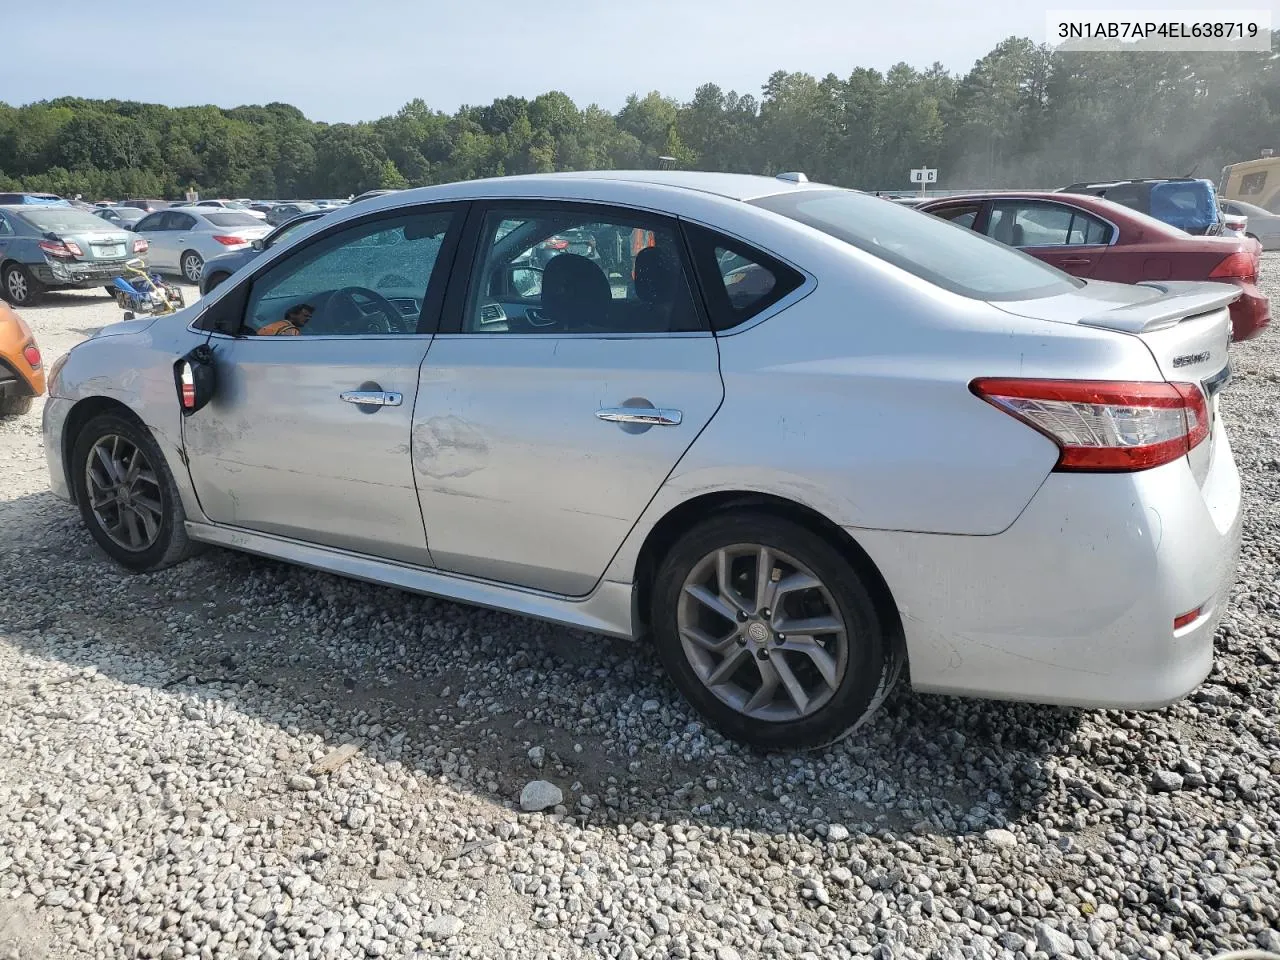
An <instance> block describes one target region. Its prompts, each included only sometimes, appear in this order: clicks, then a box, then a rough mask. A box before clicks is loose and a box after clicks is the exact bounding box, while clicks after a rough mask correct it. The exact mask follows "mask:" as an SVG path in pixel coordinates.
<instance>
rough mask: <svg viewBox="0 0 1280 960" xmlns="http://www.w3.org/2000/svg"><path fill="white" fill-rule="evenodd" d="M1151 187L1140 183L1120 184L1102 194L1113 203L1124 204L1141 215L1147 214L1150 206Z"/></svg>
mask: <svg viewBox="0 0 1280 960" xmlns="http://www.w3.org/2000/svg"><path fill="white" fill-rule="evenodd" d="M1150 192H1151V191H1150V187H1149V186H1145V185H1143V184H1140V183H1119V184H1116V185H1115V186H1114V187H1108V188H1107V189H1106V190H1104V191H1103V192H1102V196H1104V197H1106V198H1107V199H1108V200H1110V201H1111V202H1112V203H1120V204H1124V205H1125V206H1126V207H1129V208H1130V209H1132V210H1137V211H1138V212H1139V213H1146V212H1147V209H1148V207H1149V206H1150V203H1149V197H1150Z"/></svg>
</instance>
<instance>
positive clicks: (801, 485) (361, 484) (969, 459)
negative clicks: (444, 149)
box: [43, 171, 1241, 749]
mask: <svg viewBox="0 0 1280 960" xmlns="http://www.w3.org/2000/svg"><path fill="white" fill-rule="evenodd" d="M397 200H398V203H397V204H396V205H395V206H394V207H390V206H388V205H386V204H380V203H375V204H370V205H369V206H366V205H364V204H354V205H352V206H350V207H347V208H344V209H343V210H340V211H336V212H334V213H332V214H330V215H329V216H328V217H326V219H325V220H324V221H322V224H323V225H322V226H318V227H316V228H313V229H312V230H310V231H309V232H308V233H307V234H306V235H304V236H301V237H299V238H297V240H296V241H295V242H291V243H287V244H281V245H278V246H276V247H275V248H274V249H272V250H269V251H266V252H264V253H263V254H262V255H261V256H260V257H258V258H257V259H256V260H255V261H254V262H253V263H251V264H250V265H249V266H247V267H246V268H245V269H244V270H241V271H239V272H238V273H236V274H235V275H233V276H232V277H231V278H230V279H228V280H227V281H225V282H224V283H223V284H222V285H221V286H220V287H218V289H217V290H215V291H214V292H213V293H211V294H210V295H209V297H208V298H206V299H204V300H202V301H201V302H200V305H199V306H198V307H197V308H195V309H190V308H188V309H185V310H180V311H178V313H176V314H174V315H172V316H169V317H161V318H159V319H145V318H144V319H139V320H137V321H135V322H134V323H133V324H128V325H121V326H118V327H116V328H114V329H113V328H111V327H108V328H107V329H106V330H104V331H103V334H102V335H100V336H98V337H95V338H93V339H91V340H87V341H85V342H84V343H81V344H80V345H79V346H77V347H75V348H74V349H73V350H72V351H71V352H70V353H69V354H68V355H67V359H66V361H65V363H63V364H62V365H61V366H59V367H57V368H55V370H54V371H53V374H52V377H51V381H50V388H49V394H50V397H49V400H48V401H47V402H46V405H45V411H44V421H43V422H44V435H45V441H44V449H45V453H46V456H47V457H48V460H49V470H50V478H51V483H52V487H53V490H54V492H55V493H56V494H57V495H59V496H61V497H65V498H70V499H73V500H74V502H76V503H77V504H79V509H80V512H81V516H82V517H83V519H84V522H85V524H86V525H87V527H88V530H89V532H90V534H91V535H92V536H93V538H94V539H95V541H96V542H97V543H98V544H99V545H100V546H101V548H102V549H103V550H104V551H106V552H107V553H108V554H109V555H110V556H112V557H114V558H115V559H116V560H118V561H119V562H120V563H122V564H123V565H125V566H126V567H128V568H131V569H134V570H155V569H159V568H162V567H166V566H169V565H170V564H173V563H176V562H178V561H180V560H181V559H183V558H184V557H185V556H187V555H188V552H189V550H190V548H191V547H192V545H193V544H195V543H198V542H205V543H216V544H221V545H223V546H227V547H232V548H235V549H240V550H245V551H250V552H252V553H257V554H262V555H267V556H271V557H277V558H281V559H285V560H289V561H292V562H295V563H303V564H306V565H307V566H310V567H313V568H318V569H323V570H329V571H333V572H336V573H340V574H345V575H348V576H353V577H357V578H360V579H362V580H366V581H373V582H379V583H386V584H394V585H395V586H397V587H398V588H400V589H407V590H414V591H419V592H423V593H429V594H434V595H438V596H444V597H451V598H454V599H457V600H461V601H464V602H470V603H478V604H482V605H487V606H491V607H497V608H500V609H504V610H509V611H514V612H518V613H524V614H529V615H532V616H537V617H542V618H545V619H548V620H553V621H558V622H560V623H564V624H569V625H572V626H574V627H577V628H581V629H585V630H588V631H595V632H601V633H607V634H614V635H619V636H636V635H645V636H647V637H651V638H652V642H653V643H654V644H655V646H656V649H657V652H658V654H659V656H660V657H661V660H662V662H663V663H664V664H665V665H666V668H667V670H668V671H669V672H670V674H671V676H672V678H673V679H674V681H675V683H676V685H677V686H678V687H679V689H680V690H681V691H682V692H683V693H684V695H685V696H686V697H687V698H688V699H689V701H690V702H691V703H692V704H693V705H694V706H695V707H696V708H697V710H698V711H700V712H701V713H702V714H703V715H704V716H705V717H706V718H707V719H708V721H709V722H710V723H713V724H714V725H715V726H716V727H717V728H718V729H720V730H722V731H723V732H724V733H725V734H727V735H729V736H732V737H736V738H739V739H741V740H744V741H747V742H750V743H754V744H758V745H761V746H765V747H782V748H787V749H791V748H795V747H802V746H812V745H816V744H822V743H827V742H829V741H831V740H833V739H835V738H838V737H840V736H842V735H843V734H845V733H847V732H848V731H849V730H851V729H852V728H854V727H856V726H857V725H858V724H859V723H860V722H862V721H863V720H864V719H865V718H866V717H867V716H869V715H870V714H871V713H872V712H874V711H875V709H876V708H877V707H878V706H879V704H880V703H881V702H882V701H883V700H884V698H885V696H886V695H887V694H888V693H889V691H890V689H891V688H892V687H893V685H894V683H895V681H896V679H897V678H898V676H899V672H900V668H901V667H902V666H903V664H904V661H905V662H907V663H909V665H910V676H911V680H912V683H913V684H914V686H915V687H917V688H918V689H920V690H924V691H933V692H945V693H949V694H967V695H973V696H981V697H1000V698H1011V699H1018V700H1031V701H1040V702H1049V703H1059V704H1069V705H1079V706H1087V707H1091V708H1097V707H1124V708H1150V707H1155V706H1158V705H1163V704H1167V703H1170V702H1172V701H1175V700H1177V699H1178V698H1180V697H1182V696H1184V695H1185V694H1186V693H1188V692H1189V691H1190V690H1192V689H1194V688H1195V687H1196V686H1197V685H1198V684H1199V683H1200V682H1201V681H1202V680H1203V679H1204V677H1205V676H1206V675H1207V673H1208V672H1209V670H1210V668H1211V666H1212V662H1213V636H1214V631H1215V629H1216V627H1217V624H1218V621H1219V619H1220V617H1221V616H1222V613H1223V610H1224V608H1225V606H1226V604H1227V599H1228V593H1229V591H1230V589H1231V585H1232V582H1233V580H1234V576H1235V569H1236V559H1237V554H1238V550H1239V544H1240V531H1241V494H1240V478H1239V475H1238V473H1237V471H1236V466H1235V463H1234V461H1233V459H1232V454H1231V447H1230V444H1229V443H1228V442H1227V438H1226V435H1225V428H1224V424H1223V422H1222V420H1221V418H1220V417H1219V416H1218V393H1219V391H1220V390H1221V389H1222V387H1223V385H1224V384H1225V383H1226V382H1227V379H1228V376H1229V374H1230V365H1229V363H1228V358H1227V345H1228V338H1229V318H1228V312H1227V306H1228V304H1229V303H1230V302H1231V301H1232V300H1234V299H1235V298H1237V297H1239V296H1240V290H1239V289H1238V288H1236V287H1233V286H1228V285H1224V284H1213V283H1167V284H1164V285H1162V286H1161V287H1144V286H1132V285H1125V284H1111V283H1102V282H1098V283H1092V282H1091V283H1089V284H1088V285H1087V286H1086V285H1085V283H1084V282H1083V281H1081V280H1079V279H1077V278H1075V277H1071V276H1069V275H1067V274H1064V273H1063V272H1061V271H1059V270H1055V269H1052V268H1050V267H1048V266H1047V265H1046V264H1043V263H1040V262H1039V261H1037V260H1035V259H1033V258H1031V257H1027V256H1024V255H1022V254H1020V253H1018V252H1016V251H1013V250H1010V249H1009V248H1008V247H1005V246H1002V245H1001V244H998V243H996V242H994V241H992V240H990V239H988V238H986V237H983V236H981V235H979V234H978V233H975V232H973V231H968V230H958V229H955V228H954V227H953V226H950V225H948V224H945V223H942V222H941V221H939V220H937V219H936V218H933V217H927V216H921V215H920V214H919V213H917V212H916V211H913V210H909V209H904V208H903V207H901V206H899V205H897V204H893V203H885V202H883V201H882V200H879V199H877V198H875V197H873V196H868V195H866V194H859V193H856V192H853V191H848V190H842V189H837V188H833V187H826V186H823V185H820V184H815V183H808V182H804V183H798V182H795V181H794V180H782V179H776V178H771V177H756V176H746V175H734V174H711V173H691V172H684V171H679V172H677V171H645V172H633V173H626V172H618V171H607V172H601V173H598V174H591V173H578V174H557V175H547V176H527V177H509V178H502V179H496V180H482V181H471V182H462V183H453V184H447V185H441V186H436V187H429V188H422V189H417V190H413V191H412V192H405V193H404V194H402V195H400V196H399V197H398V198H397ZM371 208H372V209H371ZM464 223H466V224H468V225H469V226H468V230H469V231H470V232H469V233H468V234H467V236H469V237H470V240H469V241H467V242H466V243H465V244H462V243H461V238H462V230H463V224H464ZM567 229H583V230H589V231H592V232H596V231H602V232H613V233H617V232H626V233H632V232H634V231H640V232H642V233H643V234H646V235H649V236H650V237H651V239H652V243H651V244H650V245H645V246H642V247H640V248H639V249H638V250H637V251H636V252H635V254H634V256H633V257H630V259H631V264H630V265H631V267H632V268H633V270H634V273H635V283H634V284H630V283H628V284H626V285H624V286H612V285H611V284H610V282H609V280H608V279H607V278H606V276H605V274H604V271H603V270H602V269H601V268H600V266H599V265H597V264H595V263H593V262H591V261H590V260H588V259H587V258H585V257H581V256H577V255H575V254H571V253H563V254H560V255H559V256H556V257H553V258H552V259H551V260H550V261H549V262H548V264H547V266H546V268H545V270H544V271H543V272H542V273H541V275H540V276H541V283H540V284H537V285H536V288H537V291H536V293H535V292H533V289H532V286H526V285H525V284H524V283H523V282H522V281H523V279H526V278H523V277H517V276H516V275H517V274H523V273H528V272H529V271H532V269H533V268H532V267H528V266H525V267H519V266H516V265H515V261H516V258H518V257H519V256H520V255H521V254H522V253H523V252H524V251H526V250H528V249H529V248H530V247H531V246H533V245H534V244H537V243H539V242H541V241H542V240H544V239H546V238H548V237H551V236H554V235H557V234H560V233H563V232H564V231H565V230H567ZM724 250H728V251H732V252H734V253H736V254H738V256H740V257H742V258H743V259H744V260H746V261H749V262H751V263H753V264H755V265H757V266H758V267H759V268H760V269H762V270H766V271H768V272H769V273H770V274H772V276H773V278H774V282H773V284H772V286H770V287H769V288H768V292H766V293H763V294H762V295H761V296H759V297H757V298H755V299H754V300H751V299H747V298H740V299H739V300H738V301H737V302H736V303H735V302H733V301H731V300H730V299H729V297H728V295H727V290H726V288H725V285H724V275H723V274H722V273H721V266H720V263H721V257H720V256H719V255H718V251H724ZM628 256H630V255H628ZM625 267H626V265H625V264H624V272H626V271H625ZM732 269H740V267H738V266H735V267H733V268H732ZM522 291H525V292H522ZM695 291H699V293H695ZM300 307H305V308H309V309H299V308H300ZM308 316H309V319H308ZM286 317H293V318H294V319H295V320H296V321H297V323H291V324H284V323H282V322H281V321H282V320H283V319H284V318H286ZM886 318H892V322H886ZM277 329H283V330H285V331H286V332H289V331H290V330H291V331H292V332H294V333H298V334H299V335H298V336H290V337H279V336H266V335H263V331H267V330H277ZM387 334H393V335H392V336H387ZM436 334H440V335H436ZM210 348H212V349H210ZM428 348H429V352H428ZM175 370H176V376H175ZM166 383H174V389H173V392H169V391H168V390H159V389H157V387H158V386H159V385H161V384H166ZM179 385H181V389H179ZM108 398H109V405H108V403H105V402H104V401H106V400H107V399H108ZM179 410H182V412H183V414H184V415H183V416H178V415H177V414H178V411H179ZM121 464H128V465H130V466H132V468H133V469H132V474H131V475H133V476H135V477H136V479H134V480H128V479H125V480H122V479H121V477H122V476H125V475H126V473H127V471H126V470H124V469H122V468H121V466H120V465H121ZM428 544H429V547H428Z"/></svg>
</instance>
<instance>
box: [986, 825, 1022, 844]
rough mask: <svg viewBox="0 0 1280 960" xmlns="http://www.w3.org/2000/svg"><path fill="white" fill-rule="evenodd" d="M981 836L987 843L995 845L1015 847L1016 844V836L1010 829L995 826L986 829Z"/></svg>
mask: <svg viewBox="0 0 1280 960" xmlns="http://www.w3.org/2000/svg"><path fill="white" fill-rule="evenodd" d="M982 836H983V838H984V839H986V841H987V843H990V844H992V845H994V846H997V847H1016V846H1017V845H1018V836H1017V834H1015V833H1014V832H1013V831H1012V830H1002V829H1000V828H996V829H994V830H988V831H987V832H986V833H984V834H983V835H982Z"/></svg>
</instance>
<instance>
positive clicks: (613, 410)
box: [596, 407, 684, 427]
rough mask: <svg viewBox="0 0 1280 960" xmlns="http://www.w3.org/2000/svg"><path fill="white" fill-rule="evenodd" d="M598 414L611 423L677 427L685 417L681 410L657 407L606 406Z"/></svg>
mask: <svg viewBox="0 0 1280 960" xmlns="http://www.w3.org/2000/svg"><path fill="white" fill-rule="evenodd" d="M596 416H597V417H599V418H600V419H601V420H608V421H609V422H610V423H641V424H644V425H646V426H650V427H652V426H659V427H676V426H679V425H680V421H681V420H683V419H684V414H683V413H681V412H680V411H679V410H672V409H669V408H667V409H663V408H657V407H605V408H604V409H603V410H597V411H596Z"/></svg>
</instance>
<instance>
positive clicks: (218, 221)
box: [201, 211, 262, 227]
mask: <svg viewBox="0 0 1280 960" xmlns="http://www.w3.org/2000/svg"><path fill="white" fill-rule="evenodd" d="M201 216H203V217H204V218H205V219H206V220H208V221H209V222H210V223H212V224H213V225H214V226H215V227H260V226H262V221H261V220H259V219H258V218H257V217H251V216H249V214H247V213H236V212H234V211H227V212H226V213H203V212H202V213H201Z"/></svg>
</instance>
